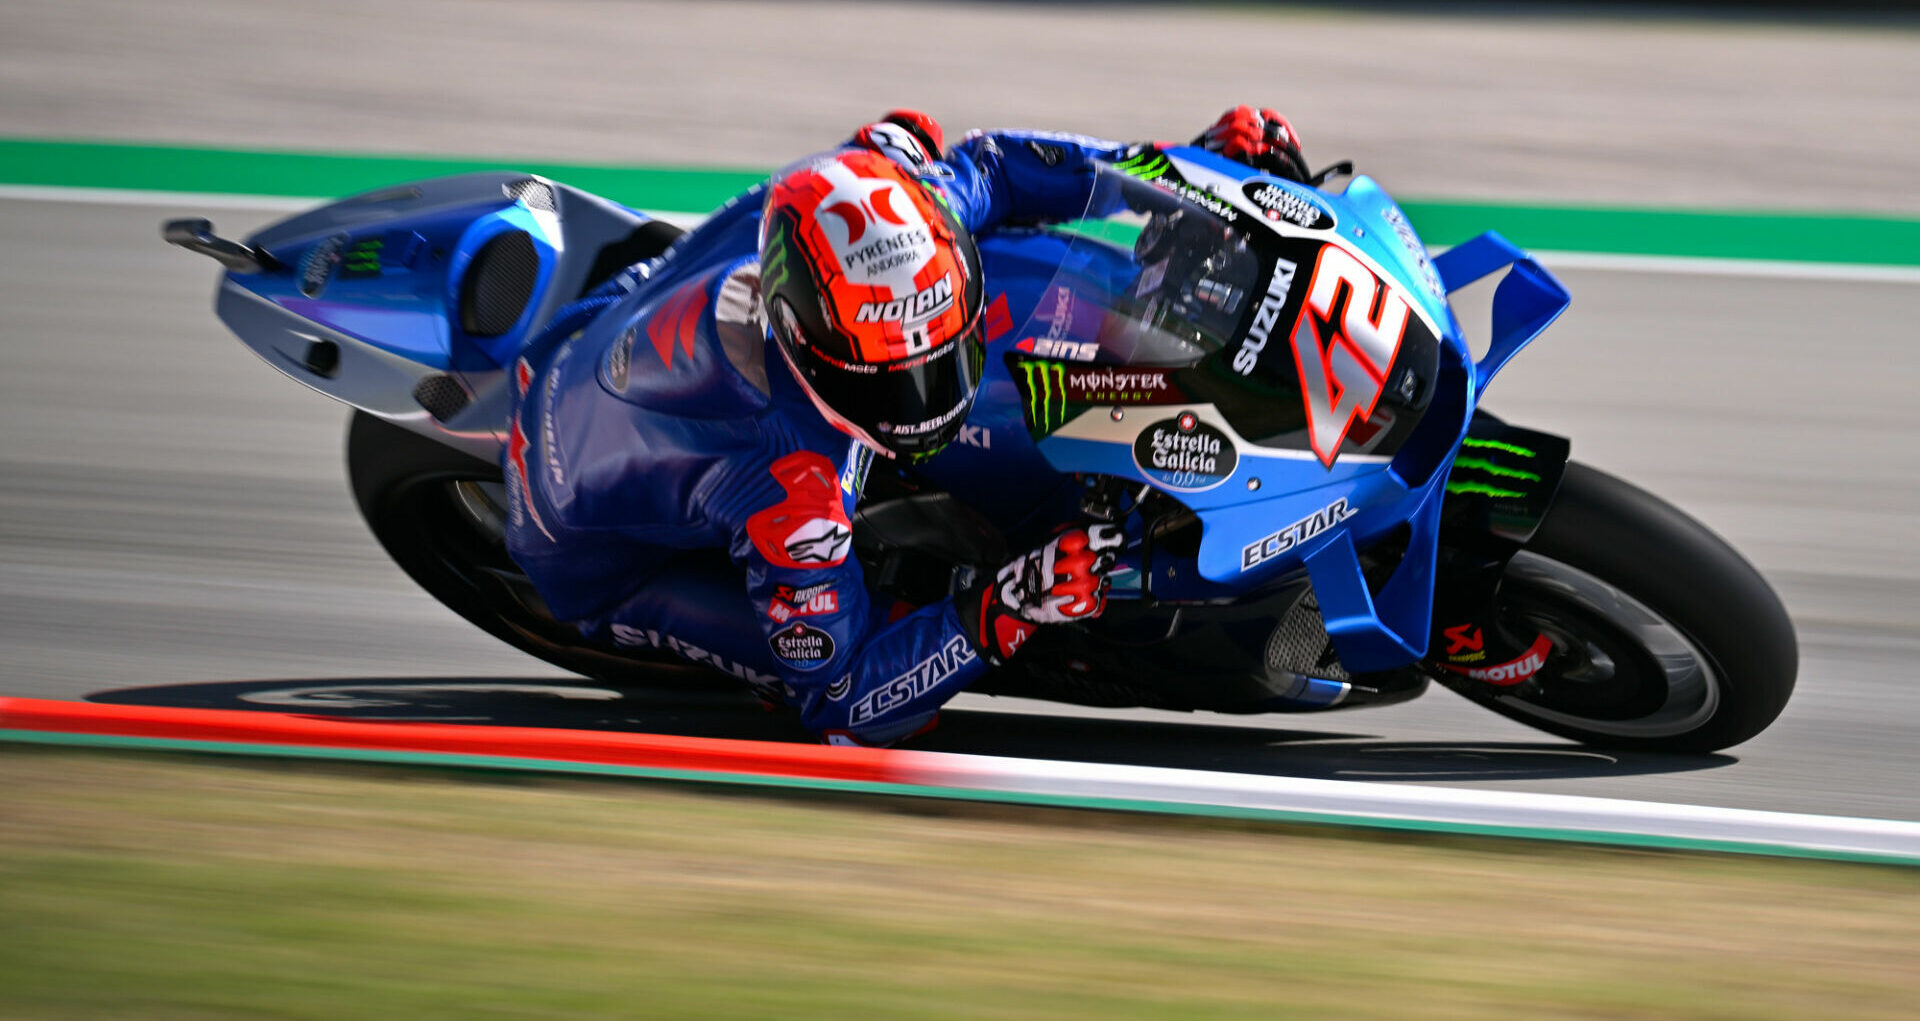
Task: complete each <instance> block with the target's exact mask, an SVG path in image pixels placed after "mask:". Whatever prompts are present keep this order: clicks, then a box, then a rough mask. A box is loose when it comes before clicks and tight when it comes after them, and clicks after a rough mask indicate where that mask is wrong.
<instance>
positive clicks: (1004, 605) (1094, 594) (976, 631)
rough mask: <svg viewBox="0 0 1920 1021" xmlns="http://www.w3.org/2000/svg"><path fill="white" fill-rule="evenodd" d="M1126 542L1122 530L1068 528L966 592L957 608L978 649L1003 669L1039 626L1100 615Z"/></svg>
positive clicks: (1115, 527) (1103, 526) (1114, 527)
mask: <svg viewBox="0 0 1920 1021" xmlns="http://www.w3.org/2000/svg"><path fill="white" fill-rule="evenodd" d="M1124 542H1125V538H1124V535H1123V533H1122V532H1121V530H1120V526H1119V525H1109V524H1095V525H1089V526H1086V527H1073V528H1068V529H1065V530H1064V531H1062V532H1060V533H1059V534H1058V535H1055V536H1054V537H1053V539H1052V540H1051V541H1049V542H1048V543H1047V544H1046V545H1045V546H1042V547H1040V548H1039V549H1037V550H1034V551H1033V552H1031V553H1027V554H1025V555H1023V556H1019V557H1015V558H1014V559H1013V560H1012V561H1010V562H1009V563H1008V564H1007V565H1006V566H1005V567H1002V568H1000V570H999V572H998V573H997V574H996V575H995V576H994V577H993V578H992V579H991V580H989V581H988V582H987V583H986V584H985V585H982V586H980V587H978V588H977V589H971V590H968V591H964V592H962V593H961V596H960V599H959V600H958V601H957V609H958V612H959V614H960V621H961V624H962V625H963V626H964V627H965V628H966V629H967V631H968V633H969V636H970V637H972V639H973V644H974V647H975V648H976V649H978V650H979V651H980V654H981V655H982V656H983V657H985V658H986V660H987V662H988V663H991V664H992V665H994V666H1000V665H1001V664H1003V663H1005V662H1006V661H1007V660H1008V659H1009V658H1010V657H1012V655H1013V654H1014V653H1015V652H1018V651H1019V650H1020V647H1021V646H1022V645H1024V644H1026V641H1027V639H1028V637H1030V636H1031V635H1032V634H1033V632H1034V629H1035V628H1036V627H1038V626H1039V625H1041V624H1061V623H1065V622H1067V621H1074V620H1091V619H1092V618H1094V617H1098V616H1100V614H1101V613H1102V612H1104V611H1105V610H1106V608H1107V587H1108V585H1109V584H1110V581H1109V579H1108V577H1107V574H1108V572H1110V571H1112V570H1113V563H1114V559H1115V557H1116V556H1117V555H1118V554H1119V552H1120V547H1121V546H1122V545H1123V544H1124Z"/></svg>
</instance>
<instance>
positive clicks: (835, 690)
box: [827, 674, 853, 702]
mask: <svg viewBox="0 0 1920 1021" xmlns="http://www.w3.org/2000/svg"><path fill="white" fill-rule="evenodd" d="M852 690H853V675H852V674H841V675H840V679H839V680H837V681H835V682H833V683H832V684H829V685H827V699H828V700H829V701H832V702H838V701H840V700H841V699H844V698H846V697H847V693H848V692H850V691H852Z"/></svg>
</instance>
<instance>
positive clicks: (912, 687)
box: [849, 635, 980, 723]
mask: <svg viewBox="0 0 1920 1021" xmlns="http://www.w3.org/2000/svg"><path fill="white" fill-rule="evenodd" d="M979 658H980V657H979V656H978V655H977V654H975V653H974V651H973V646H972V645H970V644H969V643H968V642H967V640H966V639H965V638H962V637H959V636H957V635H956V636H955V637H953V638H950V639H948V640H947V644H946V645H945V646H944V647H943V648H941V650H940V651H939V652H936V653H934V654H933V655H931V656H928V657H927V658H926V659H923V660H921V661H920V662H918V663H916V664H914V666H913V669H912V670H909V671H907V672H906V673H904V674H902V675H900V676H899V677H896V678H894V679H893V680H891V681H888V682H887V683H886V684H884V685H882V686H880V687H878V688H875V689H874V690H873V691H871V692H868V693H867V696H866V697H865V698H862V699H861V700H860V701H858V702H855V703H854V704H853V709H852V712H851V715H850V716H849V719H851V720H852V722H854V723H866V722H867V721H869V720H874V719H878V718H879V717H881V716H883V715H885V714H887V713H889V712H892V711H893V710H895V709H898V708H900V707H901V706H903V705H906V704H908V703H910V702H912V701H914V700H915V699H917V698H919V697H920V696H922V695H925V694H926V693H927V692H929V691H932V690H933V689H934V688H935V687H936V686H938V685H939V684H940V682H941V681H944V680H946V679H947V678H949V677H951V676H953V675H954V673H955V672H957V671H958V670H959V669H960V668H961V667H963V666H966V665H967V664H968V663H971V662H973V661H974V660H977V659H979Z"/></svg>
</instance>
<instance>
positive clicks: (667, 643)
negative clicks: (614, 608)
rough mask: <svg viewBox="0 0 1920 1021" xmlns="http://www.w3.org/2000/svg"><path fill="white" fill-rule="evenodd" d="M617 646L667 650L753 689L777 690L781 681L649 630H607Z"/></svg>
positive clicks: (615, 627)
mask: <svg viewBox="0 0 1920 1021" xmlns="http://www.w3.org/2000/svg"><path fill="white" fill-rule="evenodd" d="M608 630H609V631H610V632H611V633H612V635H613V641H614V643H615V644H616V645H627V646H634V647H639V648H648V649H666V650H667V651H669V652H672V653H675V654H677V655H679V656H680V657H681V658H682V659H685V660H687V661H689V662H692V663H700V664H704V665H706V666H710V667H713V668H714V669H715V670H718V671H720V672H721V673H723V674H728V675H730V676H733V677H738V678H739V679H741V680H743V681H745V682H747V683H748V684H751V685H753V686H754V687H756V688H768V689H778V688H779V687H780V679H779V678H777V677H774V676H773V675H771V674H763V673H761V672H760V671H758V670H755V669H753V668H752V667H749V666H746V665H744V664H741V663H735V662H733V661H732V660H729V659H727V658H726V657H724V656H719V655H716V654H714V653H711V652H708V651H707V650H705V649H702V648H700V647H699V646H697V645H695V644H693V643H692V642H687V641H682V640H681V639H678V638H675V637H674V636H672V635H669V634H662V633H660V632H658V631H655V630H653V629H652V628H638V627H632V626H630V625H626V624H615V625H613V626H612V627H611V628H609V629H608Z"/></svg>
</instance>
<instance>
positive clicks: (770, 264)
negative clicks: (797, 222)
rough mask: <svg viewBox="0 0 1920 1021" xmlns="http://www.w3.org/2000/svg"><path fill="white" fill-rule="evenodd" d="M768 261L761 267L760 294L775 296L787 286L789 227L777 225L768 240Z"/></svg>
mask: <svg viewBox="0 0 1920 1021" xmlns="http://www.w3.org/2000/svg"><path fill="white" fill-rule="evenodd" d="M767 251H768V252H769V253H770V254H769V255H768V256H767V260H766V262H765V263H763V264H762V265H761V267H760V276H761V281H760V293H762V294H773V293H774V292H776V291H778V290H779V289H780V288H782V287H785V286H786V284H787V225H786V224H785V223H775V224H774V225H773V234H772V236H770V237H768V238H767Z"/></svg>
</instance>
